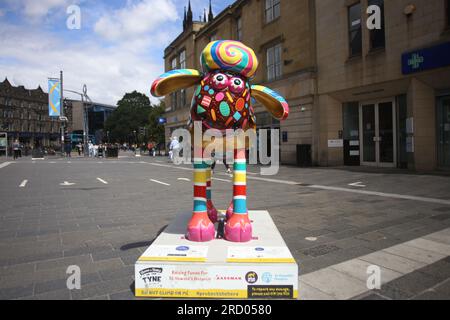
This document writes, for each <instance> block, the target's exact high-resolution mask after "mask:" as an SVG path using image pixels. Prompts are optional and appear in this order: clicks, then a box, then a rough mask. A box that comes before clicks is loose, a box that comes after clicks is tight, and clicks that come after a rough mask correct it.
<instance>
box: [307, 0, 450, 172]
mask: <svg viewBox="0 0 450 320" xmlns="http://www.w3.org/2000/svg"><path fill="white" fill-rule="evenodd" d="M449 2H450V1H448V0H416V1H413V2H411V1H408V0H396V1H387V0H384V1H383V0H318V1H316V33H317V66H318V77H317V79H318V82H317V88H318V109H317V112H318V116H317V121H318V123H317V126H316V131H315V133H314V135H315V136H317V137H318V145H317V148H316V150H317V154H316V155H315V156H316V158H317V160H318V164H320V165H324V166H327V165H367V166H379V167H380V166H382V167H400V168H409V169H415V170H419V171H422V170H424V171H428V170H436V169H445V168H447V169H448V168H450V3H449ZM374 5H375V6H376V7H373V6H374ZM371 6H372V7H371ZM377 8H379V9H377ZM373 10H375V11H373ZM377 10H378V11H377ZM378 14H379V18H380V19H379V22H380V23H379V25H378V26H379V28H373V26H374V24H373V22H374V21H375V22H376V20H373V19H374V17H375V18H376V15H378ZM368 22H369V25H368Z"/></svg>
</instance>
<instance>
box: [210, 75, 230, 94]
mask: <svg viewBox="0 0 450 320" xmlns="http://www.w3.org/2000/svg"><path fill="white" fill-rule="evenodd" d="M212 82H213V85H214V87H215V88H216V89H219V90H222V89H225V88H226V87H227V86H228V78H227V76H225V75H224V74H222V73H218V74H216V75H215V76H214V77H213V81H212Z"/></svg>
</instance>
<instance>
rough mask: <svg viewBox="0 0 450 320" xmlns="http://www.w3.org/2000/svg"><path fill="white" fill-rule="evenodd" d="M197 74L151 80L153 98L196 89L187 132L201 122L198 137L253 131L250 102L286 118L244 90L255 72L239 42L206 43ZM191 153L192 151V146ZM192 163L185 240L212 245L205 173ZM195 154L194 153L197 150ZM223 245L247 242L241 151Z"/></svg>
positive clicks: (274, 101)
mask: <svg viewBox="0 0 450 320" xmlns="http://www.w3.org/2000/svg"><path fill="white" fill-rule="evenodd" d="M200 62H201V65H202V69H203V73H201V72H199V71H197V70H191V69H180V70H172V71H169V72H167V73H165V74H163V75H161V76H160V77H159V78H158V79H156V80H155V81H154V83H153V85H152V88H151V93H152V95H153V96H155V97H161V96H165V95H168V94H170V93H172V92H175V91H178V90H181V89H185V88H188V87H191V86H197V87H196V90H195V93H194V97H193V99H192V104H191V119H190V128H191V129H192V128H193V123H194V122H196V121H199V122H201V124H202V131H203V132H205V131H207V130H208V129H216V130H220V132H222V133H223V135H225V132H226V130H227V129H242V130H244V131H246V130H256V119H255V115H254V110H253V107H252V105H251V97H253V98H255V99H256V100H257V101H258V102H260V103H261V104H262V105H263V106H264V107H265V108H266V109H267V111H269V112H270V113H271V114H272V116H274V117H275V118H276V119H279V120H284V119H286V118H287V116H288V114H289V106H288V104H287V102H286V100H285V99H284V98H283V97H281V96H280V95H279V94H278V93H276V92H274V91H272V90H271V89H269V88H266V87H263V86H259V85H250V79H251V78H252V77H253V75H254V74H255V72H256V70H257V68H258V59H257V58H256V55H255V53H254V52H253V50H252V49H251V48H249V47H247V46H245V45H244V44H242V43H241V42H237V41H230V40H223V41H214V42H211V43H209V44H208V45H207V46H206V48H205V49H204V50H203V52H202V54H201V58H200ZM194 148H196V147H195V146H194ZM200 148H201V150H200V151H201V154H202V157H201V159H202V160H201V161H197V160H195V161H194V212H193V215H192V218H191V220H190V222H189V224H188V226H187V239H189V240H191V241H196V242H206V241H210V240H212V239H214V237H215V228H214V224H213V223H215V222H216V221H217V210H216V209H215V208H214V205H213V204H212V201H211V167H210V163H208V161H206V158H205V157H204V156H203V151H204V145H203V144H202V146H200ZM197 151H198V150H197ZM225 239H226V240H228V241H233V242H247V241H250V240H251V239H252V225H251V222H250V219H249V217H248V210H247V190H246V145H245V144H244V146H240V147H236V148H235V149H234V172H233V201H232V204H231V205H230V208H229V209H228V210H227V221H226V225H225Z"/></svg>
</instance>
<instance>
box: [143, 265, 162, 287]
mask: <svg viewBox="0 0 450 320" xmlns="http://www.w3.org/2000/svg"><path fill="white" fill-rule="evenodd" d="M162 272H163V269H162V268H153V267H152V268H147V269H144V270H141V271H139V274H140V276H141V279H142V280H144V282H145V284H150V283H155V282H157V283H159V282H161V273H162Z"/></svg>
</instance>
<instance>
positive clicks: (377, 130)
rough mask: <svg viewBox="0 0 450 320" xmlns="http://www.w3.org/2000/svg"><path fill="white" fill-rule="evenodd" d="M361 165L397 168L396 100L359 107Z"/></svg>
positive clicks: (368, 103)
mask: <svg viewBox="0 0 450 320" xmlns="http://www.w3.org/2000/svg"><path fill="white" fill-rule="evenodd" d="M359 127H360V133H361V134H360V145H361V155H360V156H361V164H363V165H367V166H377V167H395V166H396V162H397V159H396V157H397V152H396V128H395V103H394V100H393V99H392V100H384V101H377V102H367V103H361V104H360V106H359Z"/></svg>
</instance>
